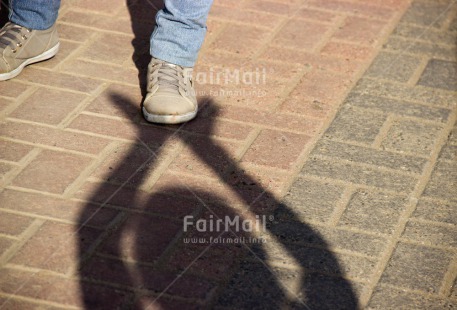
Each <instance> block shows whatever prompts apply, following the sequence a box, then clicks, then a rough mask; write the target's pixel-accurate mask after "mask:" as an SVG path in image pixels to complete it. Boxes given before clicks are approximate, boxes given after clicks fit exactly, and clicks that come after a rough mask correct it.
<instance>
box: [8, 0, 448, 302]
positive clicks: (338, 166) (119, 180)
mask: <svg viewBox="0 0 457 310" xmlns="http://www.w3.org/2000/svg"><path fill="white" fill-rule="evenodd" d="M159 2H160V1H155V2H151V1H127V5H126V2H125V1H118V0H116V1H113V0H110V1H107V0H99V1H89V0H73V1H64V3H63V7H62V9H61V11H60V17H59V31H60V34H61V38H62V50H61V52H60V53H59V54H58V55H57V56H56V57H55V58H54V59H52V60H50V61H48V62H44V63H40V64H37V65H34V66H31V67H28V68H26V69H25V70H24V72H23V73H22V74H21V75H20V76H19V77H18V78H16V79H14V80H12V81H8V82H3V83H1V84H0V109H1V110H2V113H1V123H0V126H1V129H0V133H1V139H0V149H1V152H0V156H1V158H0V172H1V173H2V178H1V185H2V190H1V192H0V213H1V216H0V268H1V269H2V270H1V272H0V308H1V309H37V308H40V309H43V308H44V309H73V308H88V309H99V308H100V309H102V308H106V309H115V308H121V309H136V308H139V309H142V308H143V309H144V308H146V307H148V306H150V307H149V309H152V308H157V309H159V308H165V309H188V308H189V309H195V308H208V307H211V308H219V309H229V308H259V309H269V308H271V309H277V308H281V307H283V308H284V307H285V308H300V309H323V308H328V309H355V308H369V309H397V308H400V309H435V308H436V309H443V308H446V307H447V308H452V307H455V306H456V304H457V292H456V284H455V281H456V276H457V268H456V266H457V262H456V257H457V256H456V249H455V246H456V239H455V236H456V226H455V225H456V224H457V223H456V217H455V209H456V206H457V199H456V194H455V193H454V192H455V188H456V182H457V181H456V179H457V175H456V171H455V168H456V165H455V162H456V156H455V152H456V148H457V140H456V136H457V128H456V127H455V120H456V102H457V100H456V90H457V85H456V83H455V81H456V62H457V59H456V36H457V18H456V16H457V4H456V3H455V1H451V0H440V1H434V0H415V1H413V2H412V4H411V5H410V3H409V2H408V1H404V0H398V1H396V0H390V1H370V2H367V1H361V0H344V1H335V0H309V1H302V0H294V1H283V0H274V1H263V0H259V1H237V2H232V1H224V0H216V1H215V4H214V6H213V8H212V11H211V15H210V18H209V23H208V28H209V29H208V36H207V38H206V41H205V44H204V46H203V49H202V53H201V55H200V58H199V62H198V65H197V67H196V75H197V76H196V80H197V84H198V91H199V95H200V96H199V97H200V104H201V113H200V115H199V117H198V118H197V119H196V120H194V121H192V122H190V123H189V124H186V125H184V126H154V125H151V124H146V123H145V122H144V121H143V120H142V117H141V115H140V114H139V113H138V111H139V106H140V102H141V97H142V95H141V87H139V85H144V79H143V73H144V68H145V66H146V64H147V62H148V36H149V33H150V31H151V29H152V27H153V19H152V18H151V14H152V13H153V12H154V11H155V9H154V7H156V8H157V7H159V6H160V3H159ZM227 69H228V70H230V71H229V72H232V73H233V72H236V70H239V72H240V74H241V75H243V73H246V75H243V76H244V77H245V79H246V80H245V81H244V83H236V82H237V81H236V77H235V76H233V75H232V76H230V77H228V80H227V81H226V80H225V76H226V75H225V76H224V74H225V73H226V71H225V70H227ZM218 74H219V77H222V79H221V80H219V81H217V80H216V79H217V76H218ZM255 74H257V75H255ZM256 77H257V80H255V79H256ZM249 78H253V79H254V80H255V82H254V83H249ZM262 214H264V215H269V216H270V217H268V221H267V224H268V225H267V227H268V229H267V231H266V232H265V233H262V232H259V233H252V234H248V233H242V234H241V236H242V237H246V238H249V237H256V236H257V237H258V236H261V237H264V238H265V239H266V240H267V243H266V244H263V245H259V244H249V247H246V246H244V245H242V244H212V245H211V246H208V245H207V244H198V243H191V242H190V243H186V242H184V240H185V239H187V238H190V237H194V238H206V239H205V240H207V239H208V238H210V237H213V238H216V237H218V236H219V233H215V232H206V233H201V232H199V231H198V230H196V229H195V227H194V228H193V229H190V231H187V232H183V221H184V220H183V219H184V217H185V216H186V215H193V216H194V217H195V219H197V218H203V219H206V220H209V219H213V218H217V217H222V216H231V217H234V216H236V215H240V216H242V217H243V218H253V217H254V216H255V215H262ZM259 234H260V235H259ZM222 237H225V238H228V237H233V235H231V234H230V233H225V234H224V235H222Z"/></svg>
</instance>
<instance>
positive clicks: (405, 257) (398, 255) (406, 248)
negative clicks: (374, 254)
mask: <svg viewBox="0 0 457 310" xmlns="http://www.w3.org/2000/svg"><path fill="white" fill-rule="evenodd" d="M451 258H452V253H451V252H445V251H443V250H439V249H432V248H427V247H424V246H421V245H410V244H405V243H400V244H398V246H397V249H396V250H395V252H394V253H393V255H392V258H391V260H390V261H389V264H388V265H387V268H386V270H385V272H384V274H383V277H382V279H381V282H382V283H389V284H393V285H396V286H400V287H404V288H409V289H413V290H421V291H424V292H437V291H438V290H439V288H440V284H441V280H442V277H443V275H444V273H445V272H446V269H447V268H448V265H449V263H450V262H451Z"/></svg>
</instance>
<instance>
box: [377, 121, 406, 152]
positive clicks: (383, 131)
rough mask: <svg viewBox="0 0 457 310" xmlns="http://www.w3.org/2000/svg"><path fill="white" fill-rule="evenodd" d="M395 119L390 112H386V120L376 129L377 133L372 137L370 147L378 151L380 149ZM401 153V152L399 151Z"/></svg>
mask: <svg viewBox="0 0 457 310" xmlns="http://www.w3.org/2000/svg"><path fill="white" fill-rule="evenodd" d="M395 121H397V120H396V119H394V117H393V116H392V114H388V115H387V118H386V120H385V121H384V123H383V124H382V125H381V128H380V129H379V131H378V134H377V135H376V137H375V138H374V140H373V142H372V143H371V149H374V150H377V151H379V150H380V149H381V145H382V142H384V140H385V139H386V138H387V135H388V134H389V130H390V129H391V128H392V126H393V125H394V124H395ZM400 154H402V153H400Z"/></svg>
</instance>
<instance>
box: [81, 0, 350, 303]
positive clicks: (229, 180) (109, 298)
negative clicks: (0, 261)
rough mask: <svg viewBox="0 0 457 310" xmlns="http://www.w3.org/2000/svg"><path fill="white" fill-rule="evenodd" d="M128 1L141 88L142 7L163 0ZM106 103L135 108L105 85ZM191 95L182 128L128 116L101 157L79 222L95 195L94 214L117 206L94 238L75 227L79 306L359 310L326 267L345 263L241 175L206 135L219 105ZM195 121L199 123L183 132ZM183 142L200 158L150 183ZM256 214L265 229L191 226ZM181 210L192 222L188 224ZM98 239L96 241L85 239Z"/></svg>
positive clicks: (145, 26) (87, 219)
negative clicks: (124, 141) (132, 125)
mask: <svg viewBox="0 0 457 310" xmlns="http://www.w3.org/2000/svg"><path fill="white" fill-rule="evenodd" d="M151 4H152V6H151ZM127 5H128V8H129V11H130V14H131V21H132V29H133V32H134V35H135V37H134V39H133V41H132V45H133V47H134V54H133V61H134V62H135V65H136V67H137V68H138V71H139V83H140V86H141V89H142V94H143V95H144V94H145V85H146V79H145V77H146V69H147V65H148V62H149V60H150V55H149V36H150V34H151V31H152V29H153V27H154V23H153V21H154V19H153V18H152V17H151V16H153V15H151V14H152V13H154V14H155V13H156V9H159V8H161V7H162V6H163V3H162V1H151V0H128V1H127ZM151 11H152V13H151ZM111 101H112V103H113V105H115V106H116V108H117V109H119V110H120V111H124V112H125V116H126V117H128V118H131V117H132V116H131V113H130V112H129V111H131V110H132V106H133V107H134V108H136V109H137V110H138V104H135V103H134V102H131V101H130V100H129V99H127V98H126V97H125V96H123V95H122V94H119V93H111ZM199 105H200V107H201V108H202V110H203V111H202V112H203V113H200V116H198V117H197V118H196V119H195V120H193V121H191V122H190V123H188V124H186V125H183V126H155V125H148V124H145V123H143V122H141V121H140V122H139V123H137V124H136V132H137V135H136V136H137V139H136V143H135V144H134V145H133V146H131V147H129V148H128V149H127V150H120V151H119V152H117V151H116V152H117V153H116V154H113V158H116V160H115V161H113V162H112V163H111V161H110V165H109V168H108V169H106V171H105V174H104V175H103V182H102V183H100V184H98V185H97V187H96V189H95V190H94V191H92V194H91V195H90V197H89V198H88V199H87V200H88V203H87V204H86V205H85V206H84V207H83V209H82V211H81V213H80V216H79V227H85V226H87V225H89V226H90V224H91V223H93V222H96V221H97V220H96V218H97V214H94V204H98V206H97V207H96V208H98V209H99V210H100V211H99V212H98V213H99V215H100V216H102V214H105V213H104V211H108V212H107V213H109V212H110V211H111V213H112V211H113V210H115V212H116V215H115V217H114V220H113V221H112V225H111V226H110V227H109V228H107V229H104V230H103V231H102V232H94V233H93V234H94V235H93V236H91V235H88V232H87V231H86V230H84V229H79V230H78V232H79V236H78V242H79V275H80V286H81V292H82V299H83V304H84V307H85V308H86V309H208V308H218V307H221V308H226V309H229V308H230V309H279V308H284V307H288V308H291V309H356V308H358V301H357V298H356V295H355V291H354V289H353V287H352V285H351V283H350V282H349V281H347V280H345V279H344V278H343V277H338V276H335V275H342V276H344V273H343V272H342V270H341V267H340V265H339V263H338V261H337V259H336V258H335V256H334V255H333V254H332V253H331V252H330V251H329V249H328V244H327V243H326V241H325V240H324V239H323V237H322V236H321V235H320V234H319V233H318V232H316V231H314V230H313V229H312V228H311V227H310V226H309V225H307V224H306V223H303V221H302V220H300V219H299V218H298V217H297V215H296V214H295V213H294V212H293V211H292V210H291V209H290V208H289V207H288V206H287V205H285V204H284V203H281V201H278V200H277V199H276V198H275V196H274V195H273V193H272V192H270V191H269V190H268V189H267V188H265V187H263V186H262V185H261V184H260V183H259V182H258V181H257V180H256V179H255V178H254V177H253V176H251V175H249V174H248V173H246V172H245V171H244V170H243V169H242V168H241V167H240V166H239V165H238V163H237V162H236V161H235V160H234V159H233V158H232V157H231V156H230V154H229V153H228V152H227V151H226V150H225V149H224V147H222V145H220V143H219V142H218V141H216V140H215V139H213V138H211V137H212V135H213V133H214V132H215V129H214V125H215V121H216V119H217V109H216V104H215V103H214V102H213V100H212V99H211V98H202V99H201V100H199ZM196 128H197V130H196ZM195 131H197V132H198V133H192V132H195ZM180 143H181V144H183V145H184V147H183V150H182V152H187V153H188V154H193V155H191V156H195V157H196V158H198V159H199V160H200V162H202V163H203V166H201V167H200V166H195V167H181V168H180V166H179V163H178V166H176V167H175V168H174V169H166V171H165V173H164V174H162V175H161V176H160V178H159V181H157V183H154V180H153V179H154V177H153V176H154V174H155V173H157V171H161V169H164V166H167V163H166V158H167V156H168V152H169V150H170V149H173V148H174V147H178V146H179V144H180ZM176 162H177V161H174V163H176ZM184 169H185V170H186V172H184V173H180V174H179V175H175V174H174V173H173V171H180V172H182V171H183V170H184ZM192 169H195V170H199V174H201V175H206V174H205V173H208V179H205V178H194V177H193V176H192V171H195V170H192ZM203 170H205V171H206V172H205V171H203ZM209 175H211V177H210V176H209ZM151 177H152V180H151ZM200 181H202V183H199V182H200ZM145 182H146V183H147V184H151V186H152V191H145V190H144V189H143V187H144V185H142V184H144V183H145ZM221 189H222V190H221ZM226 193H230V194H229V195H227V194H226ZM222 194H224V195H222ZM304 207H306V206H304ZM248 209H249V210H248ZM255 215H258V216H259V218H260V219H261V220H263V219H265V221H263V222H262V225H263V223H265V226H266V231H265V232H263V231H262V229H260V232H259V233H258V234H257V233H254V232H249V231H243V230H242V229H240V230H238V231H236V229H234V228H231V230H229V231H227V232H224V229H223V228H224V227H223V228H222V231H221V230H217V229H213V231H210V229H209V228H208V229H206V231H204V232H201V231H199V230H198V229H197V227H196V225H195V223H196V222H197V221H198V220H199V219H204V220H205V222H206V223H207V224H208V225H209V223H210V222H211V220H212V221H213V223H214V222H215V221H216V220H217V219H219V218H220V219H225V218H229V219H231V220H233V219H234V218H236V217H237V216H240V218H241V220H243V219H252V217H253V216H255ZM186 216H191V217H186ZM262 216H266V217H265V218H263V217H262ZM185 218H186V219H187V221H189V219H191V220H192V221H193V223H194V225H189V226H188V227H189V229H188V230H187V231H184V226H185V225H184V224H185V223H186V220H185ZM262 225H260V226H262ZM267 235H269V237H266V236H267ZM259 237H265V238H266V243H255V242H254V241H253V238H256V239H255V240H257V241H259ZM96 238H98V239H97V240H100V242H99V243H97V242H95V243H91V242H89V240H94V239H96ZM243 238H244V239H243ZM249 238H252V239H251V240H250V239H249ZM216 239H217V240H219V242H218V243H216V241H215V240H216ZM222 240H224V241H227V240H232V243H222V242H221V241H222ZM235 240H238V241H239V242H237V243H236V242H235ZM271 244H278V245H279V247H280V248H279V250H278V249H277V248H275V250H273V251H271V249H270V247H269V245H271ZM267 248H268V250H267ZM269 259H273V260H275V261H281V262H284V263H289V262H290V261H293V262H294V263H295V265H297V264H298V266H296V268H281V267H278V266H270V265H269V264H267V263H266V262H267V261H268V260H269ZM328 274H331V275H330V276H329V275H328ZM297 280H298V281H297ZM284 283H285V284H286V286H284V285H283V284H284ZM290 283H295V284H294V287H287V286H288V285H289V284H290ZM297 283H298V284H297Z"/></svg>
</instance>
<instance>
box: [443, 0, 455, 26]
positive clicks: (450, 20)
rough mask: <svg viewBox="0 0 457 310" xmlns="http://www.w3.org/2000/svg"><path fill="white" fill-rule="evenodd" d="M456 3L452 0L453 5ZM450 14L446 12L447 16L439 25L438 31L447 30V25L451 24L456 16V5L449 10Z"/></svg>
mask: <svg viewBox="0 0 457 310" xmlns="http://www.w3.org/2000/svg"><path fill="white" fill-rule="evenodd" d="M455 4H457V2H456V1H454V3H453V5H455ZM450 12H451V13H450V14H448V16H447V18H446V19H445V20H444V22H443V24H442V25H441V27H439V31H446V30H449V26H450V25H451V23H452V21H453V19H454V17H456V16H457V7H454V8H453V9H451V10H450Z"/></svg>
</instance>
